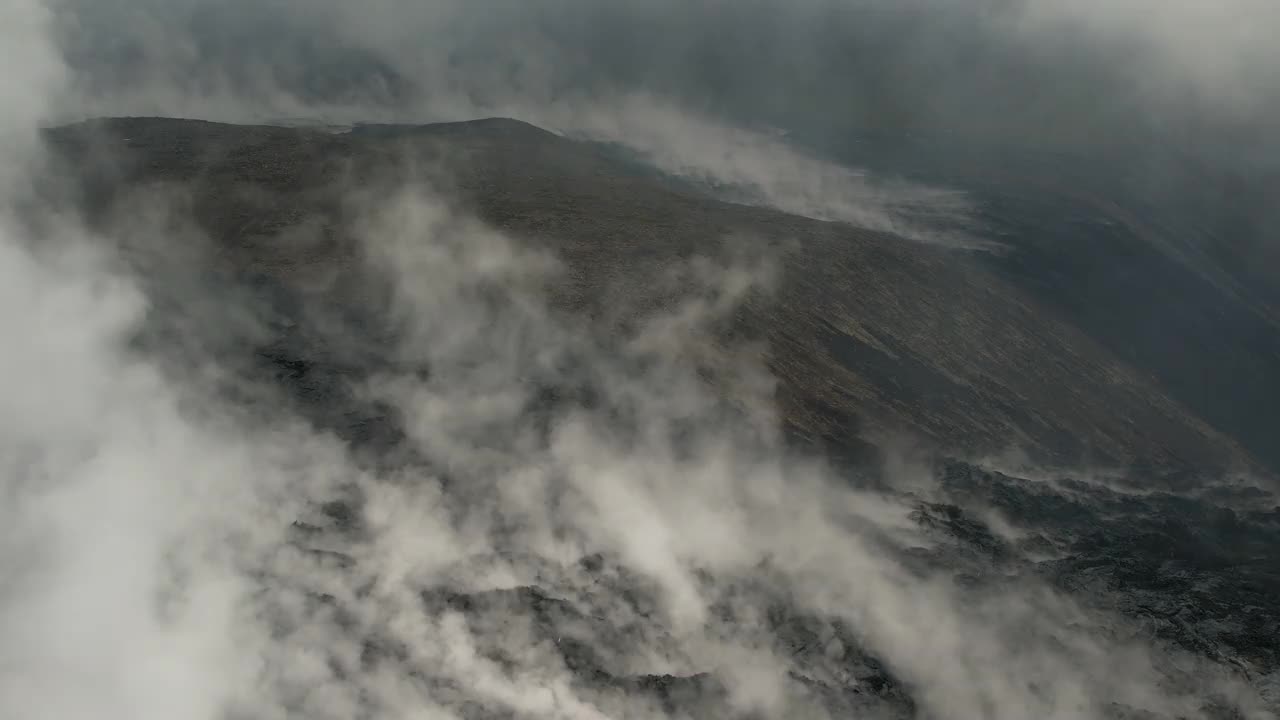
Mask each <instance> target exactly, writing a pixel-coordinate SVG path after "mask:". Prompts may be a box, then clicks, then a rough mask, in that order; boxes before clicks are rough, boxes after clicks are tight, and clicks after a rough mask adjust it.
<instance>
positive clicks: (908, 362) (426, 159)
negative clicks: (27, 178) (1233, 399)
mask: <svg viewBox="0 0 1280 720" xmlns="http://www.w3.org/2000/svg"><path fill="white" fill-rule="evenodd" d="M49 139H50V141H51V143H52V146H53V147H54V148H55V149H56V150H57V152H58V154H59V155H60V156H61V157H62V158H63V159H65V160H66V161H67V163H66V165H65V167H63V168H62V170H63V172H70V173H71V174H72V175H74V176H75V177H76V178H77V180H79V181H82V182H83V192H84V198H85V200H86V203H87V205H86V207H88V208H89V213H90V214H91V216H92V217H93V218H94V219H95V221H96V222H98V223H115V224H119V223H122V222H126V221H128V219H129V213H130V212H136V210H137V208H138V207H139V206H140V203H144V202H145V198H147V197H148V195H149V194H154V193H157V192H161V191H163V192H166V193H178V194H180V195H182V196H183V197H185V198H186V199H187V200H186V201H187V202H189V203H190V204H191V206H192V209H193V211H194V212H193V215H194V217H195V218H197V220H198V223H199V224H200V226H201V228H202V230H203V231H204V232H205V233H207V235H208V238H209V241H210V245H209V247H210V248H211V252H212V253H213V254H214V256H216V257H217V263H218V265H217V267H218V268H219V269H220V270H221V271H225V272H229V273H231V274H232V275H234V276H241V277H247V276H248V275H253V276H255V277H260V278H266V279H269V281H270V282H272V283H278V284H279V287H280V288H281V289H282V291H283V292H285V293H286V294H297V295H298V296H299V297H301V298H303V300H301V302H304V303H310V302H316V301H321V300H323V301H325V302H330V303H332V304H335V305H338V306H341V305H347V306H354V305H358V304H359V303H358V302H350V301H349V300H350V299H349V298H348V299H345V300H344V299H343V298H342V297H341V293H342V292H343V290H342V288H343V276H344V273H345V272H346V271H347V266H348V258H349V257H350V253H351V252H353V251H354V250H353V246H352V243H351V242H350V240H349V238H348V234H349V230H350V228H349V227H348V223H349V221H350V220H351V212H350V208H351V200H350V197H349V195H347V194H344V192H343V188H350V187H362V188H365V189H369V190H372V189H374V188H377V187H390V186H391V184H392V182H393V181H398V180H403V179H405V178H414V179H418V180H422V181H424V182H428V183H430V184H431V185H432V186H433V187H434V188H435V189H436V190H437V191H439V192H442V193H444V194H445V195H447V196H449V197H452V198H453V199H455V200H456V201H457V202H458V203H460V204H461V205H462V206H464V207H467V208H469V209H471V210H472V211H474V212H475V213H476V214H477V215H478V216H479V217H480V218H481V219H482V220H484V221H485V222H487V223H490V224H492V225H493V226H495V227H497V228H500V229H501V230H503V231H504V232H506V233H508V234H510V235H513V236H515V237H518V238H524V239H526V240H527V241H528V242H530V243H533V244H535V245H537V246H540V247H547V248H551V249H552V250H554V251H555V253H556V254H557V255H558V256H559V257H560V258H561V259H562V260H563V261H564V262H566V263H567V266H568V270H567V273H566V275H565V277H564V280H563V284H562V285H561V286H560V287H558V288H557V290H556V291H557V293H558V295H559V297H560V302H561V304H562V305H563V306H565V307H569V308H577V309H583V310H586V311H588V312H589V313H591V314H593V315H595V316H597V317H602V316H604V315H606V314H607V312H606V311H607V310H608V308H609V307H610V306H611V304H610V302H609V298H610V297H616V295H615V294H616V293H622V294H624V295H625V296H626V297H627V298H628V299H629V301H630V304H631V305H633V306H640V307H643V306H644V305H645V303H650V304H656V305H653V306H660V305H661V303H663V301H664V295H663V292H662V291H661V290H660V288H659V286H655V285H653V283H651V282H650V279H651V277H652V273H653V272H654V271H656V270H657V269H659V268H661V267H663V266H664V265H665V264H666V263H668V262H670V261H671V260H672V259H675V258H679V257H688V256H693V255H697V254H709V255H722V254H723V252H722V248H724V247H725V246H728V247H733V246H735V245H740V246H742V247H746V248H755V249H757V250H758V249H759V248H762V247H767V248H768V250H767V251H766V252H767V254H770V255H771V256H773V257H776V258H777V259H778V262H779V265H780V268H781V276H780V277H781V280H780V282H779V284H778V290H777V292H776V293H774V294H773V295H772V296H767V297H766V296H764V295H757V296H753V297H752V298H751V299H749V301H748V302H747V303H746V304H745V307H744V309H743V310H742V311H741V312H740V313H739V314H738V327H737V328H734V329H726V332H736V333H738V334H741V335H744V336H747V337H752V338H756V339H764V340H767V344H766V348H767V349H766V352H767V363H768V366H769V368H770V369H771V370H772V371H773V372H774V373H775V374H776V376H777V378H778V380H779V389H778V392H779V398H780V403H781V407H782V408H783V412H784V415H785V421H786V424H787V426H788V429H789V430H790V431H791V432H793V433H794V434H796V435H797V436H799V437H803V438H808V439H810V440H813V441H820V442H823V443H825V444H827V445H828V446H830V447H833V448H840V449H843V450H856V449H857V448H859V447H863V446H862V445H860V444H859V443H858V442H856V440H857V436H858V435H859V434H860V433H862V434H865V433H866V432H867V431H871V430H888V431H905V432H907V433H910V434H913V435H918V436H920V437H922V438H923V439H924V440H926V441H927V442H928V443H930V444H935V445H937V446H940V447H941V448H942V449H943V450H945V451H951V452H959V453H963V454H965V455H968V456H975V455H981V454H983V453H989V452H1002V451H1005V450H1008V449H1010V448H1018V449H1022V450H1026V451H1028V452H1029V453H1031V454H1032V455H1033V456H1039V457H1040V458H1042V459H1045V460H1049V461H1053V462H1059V463H1084V464H1090V465H1100V466H1129V465H1132V464H1139V463H1140V464H1142V465H1144V466H1148V467H1152V468H1155V469H1156V471H1157V472H1160V473H1168V472H1175V473H1177V472H1182V471H1186V470H1189V469H1202V470H1214V469H1223V468H1246V467H1249V466H1250V465H1252V461H1251V460H1250V459H1249V458H1248V457H1247V456H1246V454H1245V453H1244V452H1243V451H1242V450H1241V449H1240V447H1239V445H1238V444H1237V443H1236V442H1235V440H1233V439H1232V438H1231V437H1230V436H1228V435H1226V434H1224V433H1223V432H1221V430H1222V429H1223V428H1222V427H1221V426H1219V427H1217V428H1215V427H1212V426H1211V425H1210V424H1209V423H1207V422H1206V421H1205V419H1204V418H1202V417H1198V416H1197V415H1196V414H1194V413H1193V412H1191V411H1190V410H1188V408H1187V406H1186V405H1184V404H1181V403H1179V402H1178V401H1176V400H1175V399H1173V397H1174V396H1171V395H1170V394H1168V393H1166V392H1165V391H1163V390H1162V388H1161V387H1160V386H1159V385H1158V384H1157V383H1156V382H1155V381H1154V380H1153V379H1152V378H1151V376H1150V375H1149V370H1148V369H1147V368H1143V367H1140V366H1139V367H1135V366H1133V365H1130V364H1126V363H1125V362H1124V361H1122V360H1121V359H1120V358H1119V356H1118V355H1117V354H1115V353H1113V352H1111V351H1109V350H1108V349H1107V347H1106V346H1105V345H1104V344H1102V343H1100V342H1098V339H1097V338H1095V337H1091V336H1090V334H1089V333H1088V332H1086V331H1088V330H1091V329H1092V328H1091V327H1089V326H1088V325H1085V326H1084V330H1085V331H1082V329H1081V327H1077V326H1073V325H1072V324H1070V322H1069V320H1070V319H1071V318H1072V316H1071V315H1070V314H1067V315H1065V316H1064V315H1063V314H1061V313H1051V312H1046V311H1045V306H1044V305H1043V304H1042V303H1043V298H1042V297H1040V296H1039V295H1038V294H1037V293H1035V292H1028V291H1027V289H1026V288H1025V287H1024V286H1025V283H1024V282H1019V280H1020V278H1018V277H1016V276H1015V277H1012V278H1011V277H1009V275H1008V273H1000V272H991V271H990V270H989V269H987V268H988V265H989V264H990V262H989V259H988V258H986V257H984V256H975V255H974V254H971V253H967V252H964V251H958V250H949V249H945V248H939V247H932V246H925V245H921V244H917V243H913V242H909V241H906V240H903V239H900V238H897V237H892V236H888V235H884V234H877V233H872V232H867V231H863V230H859V229H857V228H852V227H848V226H845V225H840V224H834V223H822V222H817V221H811V220H807V219H803V218H799V217H795V216H791V215H786V214H783V213H780V212H776V211H773V210H769V209H765V208H757V207H747V206H742V205H736V204H730V203H725V202H721V201H718V200H716V199H714V198H712V197H710V196H708V195H705V194H701V193H699V192H697V191H696V190H694V189H691V188H690V187H689V186H688V185H686V184H683V183H679V182H675V181H665V180H664V179H663V178H662V177H661V176H658V175H656V174H654V173H651V172H647V171H644V170H642V169H640V168H637V167H635V166H633V165H630V164H627V163H624V162H622V161H620V160H617V159H615V158H614V157H613V156H612V155H610V154H608V153H607V152H606V151H605V150H603V149H602V148H599V147H597V146H594V145H591V144H588V143H582V142H577V141H572V140H568V139H564V138H561V137H558V136H556V135H554V134H552V133H548V132H545V131H543V130H540V129H538V128H535V127H533V126H530V125H527V124H524V123H520V122H516V121H510V120H497V119H495V120H483V121H475V122H467V123H455V124H444V125H432V126H424V127H419V128H404V127H381V128H379V127H364V128H360V129H357V130H356V131H354V132H351V133H343V134H331V133H323V132H317V131H311V130H305V129H286V128H273V127H242V126H231V125H221V124H212V123H205V122H196V121H179V120H164V119H119V120H105V121H94V122H89V123H84V124H79V125H75V126H70V127H65V128H61V129H57V130H53V131H51V132H50V133H49ZM375 194H376V191H375ZM122 208H133V210H124V211H122ZM1052 270H1053V269H1052V268H1046V267H1043V266H1036V267H1032V268H1031V269H1030V270H1029V272H1034V273H1037V274H1046V275H1047V274H1051V273H1052ZM319 288H326V289H324V290H320V289H319ZM326 293H327V297H322V296H325V295H326ZM614 320H617V319H616V318H614ZM1102 339H1103V340H1106V339H1110V338H1109V336H1108V335H1106V334H1105V333H1104V334H1103V337H1102ZM1139 359H1140V358H1139Z"/></svg>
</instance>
